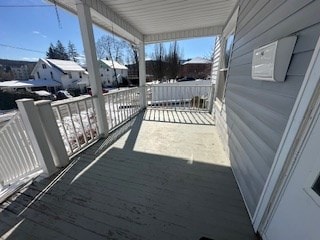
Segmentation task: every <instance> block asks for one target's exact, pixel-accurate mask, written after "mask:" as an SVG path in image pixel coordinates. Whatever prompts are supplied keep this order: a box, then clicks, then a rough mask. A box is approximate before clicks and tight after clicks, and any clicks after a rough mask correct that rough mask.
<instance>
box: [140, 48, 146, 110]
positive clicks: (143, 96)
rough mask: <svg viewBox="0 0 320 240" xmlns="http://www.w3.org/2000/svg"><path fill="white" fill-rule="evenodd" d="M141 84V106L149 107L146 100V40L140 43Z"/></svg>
mask: <svg viewBox="0 0 320 240" xmlns="http://www.w3.org/2000/svg"><path fill="white" fill-rule="evenodd" d="M139 86H140V107H141V108H146V107H147V100H146V61H145V49H144V42H142V43H141V44H140V45H139Z"/></svg>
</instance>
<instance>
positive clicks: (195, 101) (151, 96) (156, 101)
mask: <svg viewBox="0 0 320 240" xmlns="http://www.w3.org/2000/svg"><path fill="white" fill-rule="evenodd" d="M146 89H147V90H146V91H147V93H146V94H147V101H148V107H151V108H166V109H175V110H188V111H189V110H196V111H208V110H209V105H210V100H211V96H212V95H211V94H213V86H212V85H187V84H183V85H178V84H152V85H149V86H147V88H146Z"/></svg>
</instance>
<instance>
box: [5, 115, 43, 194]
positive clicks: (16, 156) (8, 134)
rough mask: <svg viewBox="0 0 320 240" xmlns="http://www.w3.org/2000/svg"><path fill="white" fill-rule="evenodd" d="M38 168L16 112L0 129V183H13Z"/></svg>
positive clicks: (37, 162)
mask: <svg viewBox="0 0 320 240" xmlns="http://www.w3.org/2000/svg"><path fill="white" fill-rule="evenodd" d="M40 168H41V167H40V164H39V161H38V160H37V157H36V155H35V153H34V149H33V147H32V145H31V142H30V140H29V137H28V135H27V133H26V130H25V127H24V124H23V122H22V120H21V117H20V113H19V112H18V113H17V114H16V115H15V116H14V117H13V118H12V119H11V120H10V121H9V122H8V123H7V124H6V125H5V126H4V127H3V128H1V130H0V185H2V186H6V185H9V184H11V183H14V182H15V181H18V180H20V179H22V178H24V177H26V176H28V175H30V174H32V173H34V172H36V171H39V170H40ZM0 189H1V186H0Z"/></svg>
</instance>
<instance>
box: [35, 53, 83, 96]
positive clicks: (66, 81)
mask: <svg viewBox="0 0 320 240" xmlns="http://www.w3.org/2000/svg"><path fill="white" fill-rule="evenodd" d="M31 75H32V76H34V78H35V80H50V81H54V82H57V83H59V87H58V88H60V89H70V88H73V89H80V90H82V91H84V90H85V88H86V86H87V83H88V73H87V72H86V70H85V69H83V68H82V67H81V66H80V65H79V64H78V63H76V62H73V61H69V60H58V59H43V58H40V59H39V61H38V63H37V64H36V66H35V67H34V69H33V71H32V73H31ZM56 90H58V89H57V88H56V87H55V88H53V87H51V88H50V91H51V92H54V91H56Z"/></svg>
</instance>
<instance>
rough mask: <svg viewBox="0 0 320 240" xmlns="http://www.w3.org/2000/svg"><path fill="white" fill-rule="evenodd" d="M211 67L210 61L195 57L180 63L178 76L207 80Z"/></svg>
mask: <svg viewBox="0 0 320 240" xmlns="http://www.w3.org/2000/svg"><path fill="white" fill-rule="evenodd" d="M211 66H212V62H211V61H209V60H207V59H204V58H200V57H196V58H193V59H191V60H189V61H186V62H184V63H182V68H181V73H180V75H181V76H184V77H193V78H201V79H207V77H208V76H210V75H211Z"/></svg>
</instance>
